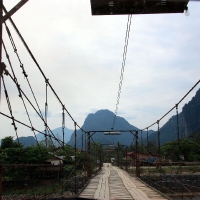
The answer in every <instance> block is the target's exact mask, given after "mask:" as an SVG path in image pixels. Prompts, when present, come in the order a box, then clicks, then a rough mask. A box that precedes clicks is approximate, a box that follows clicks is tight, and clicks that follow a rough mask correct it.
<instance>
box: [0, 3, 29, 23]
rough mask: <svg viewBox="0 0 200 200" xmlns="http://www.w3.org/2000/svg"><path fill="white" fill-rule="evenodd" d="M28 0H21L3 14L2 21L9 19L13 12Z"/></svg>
mask: <svg viewBox="0 0 200 200" xmlns="http://www.w3.org/2000/svg"><path fill="white" fill-rule="evenodd" d="M27 1H28V0H21V1H20V2H19V3H18V4H17V5H16V6H14V7H13V8H12V9H11V10H10V11H9V12H7V13H6V14H5V15H4V16H3V20H2V23H4V22H5V21H6V20H7V19H9V18H10V17H11V16H12V15H13V14H14V13H16V12H17V11H18V10H19V9H20V8H21V7H22V6H23V5H24V4H25V3H26V2H27Z"/></svg>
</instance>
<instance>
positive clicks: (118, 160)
mask: <svg viewBox="0 0 200 200" xmlns="http://www.w3.org/2000/svg"><path fill="white" fill-rule="evenodd" d="M117 166H118V167H119V142H118V143H117Z"/></svg>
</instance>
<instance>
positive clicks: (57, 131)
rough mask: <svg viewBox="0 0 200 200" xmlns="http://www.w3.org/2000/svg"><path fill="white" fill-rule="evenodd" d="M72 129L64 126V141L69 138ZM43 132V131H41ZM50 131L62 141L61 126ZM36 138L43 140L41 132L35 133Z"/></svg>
mask: <svg viewBox="0 0 200 200" xmlns="http://www.w3.org/2000/svg"><path fill="white" fill-rule="evenodd" d="M73 131H74V130H71V129H68V128H67V127H65V128H64V133H65V134H64V140H65V143H67V142H68V141H69V140H70V137H71V135H72V133H73ZM43 132H44V131H43ZM52 133H53V134H54V136H55V137H57V138H58V139H59V140H61V141H63V133H62V127H59V128H56V129H53V130H52ZM36 137H37V140H38V141H43V140H45V136H44V134H42V133H38V134H36Z"/></svg>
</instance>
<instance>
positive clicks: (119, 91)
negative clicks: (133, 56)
mask: <svg viewBox="0 0 200 200" xmlns="http://www.w3.org/2000/svg"><path fill="white" fill-rule="evenodd" d="M131 19H132V15H128V22H127V29H126V37H125V45H124V52H123V61H122V68H121V75H120V82H119V90H118V95H117V103H116V108H115V116H114V120H113V124H112V128H111V129H114V126H115V121H116V117H117V111H118V106H119V100H120V95H121V90H122V82H123V78H124V67H125V64H126V53H127V48H128V40H129V33H130V28H131Z"/></svg>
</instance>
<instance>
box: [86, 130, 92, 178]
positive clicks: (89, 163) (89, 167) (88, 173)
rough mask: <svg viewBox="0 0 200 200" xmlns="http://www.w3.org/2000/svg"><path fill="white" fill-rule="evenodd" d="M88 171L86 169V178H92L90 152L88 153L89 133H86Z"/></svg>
mask: <svg viewBox="0 0 200 200" xmlns="http://www.w3.org/2000/svg"><path fill="white" fill-rule="evenodd" d="M87 150H88V169H87V176H88V178H91V177H92V172H91V151H90V132H88V149H87Z"/></svg>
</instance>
